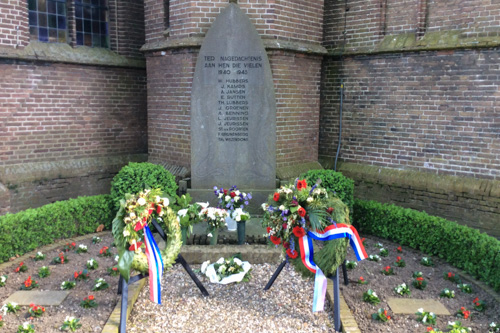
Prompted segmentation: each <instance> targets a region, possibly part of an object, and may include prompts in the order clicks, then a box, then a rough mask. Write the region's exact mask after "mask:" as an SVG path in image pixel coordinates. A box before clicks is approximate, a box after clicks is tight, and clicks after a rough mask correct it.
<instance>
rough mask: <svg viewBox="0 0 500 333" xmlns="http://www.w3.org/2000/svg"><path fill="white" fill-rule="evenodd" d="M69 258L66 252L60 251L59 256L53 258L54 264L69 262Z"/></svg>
mask: <svg viewBox="0 0 500 333" xmlns="http://www.w3.org/2000/svg"><path fill="white" fill-rule="evenodd" d="M68 261H69V260H68V258H67V257H66V256H65V255H64V252H61V253H59V256H58V257H55V258H54V259H52V263H53V264H61V265H63V264H66V263H68Z"/></svg>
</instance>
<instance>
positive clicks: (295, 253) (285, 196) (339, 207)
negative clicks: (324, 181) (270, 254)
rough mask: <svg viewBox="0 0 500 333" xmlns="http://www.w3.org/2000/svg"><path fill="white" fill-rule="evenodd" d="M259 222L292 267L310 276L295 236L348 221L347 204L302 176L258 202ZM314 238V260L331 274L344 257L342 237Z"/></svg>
mask: <svg viewBox="0 0 500 333" xmlns="http://www.w3.org/2000/svg"><path fill="white" fill-rule="evenodd" d="M262 209H263V210H264V216H263V219H262V225H263V226H264V228H266V230H267V233H268V236H269V239H270V241H271V242H272V243H273V244H274V245H276V246H280V245H281V246H282V250H283V252H284V254H285V256H286V257H287V258H288V260H289V262H290V263H291V264H292V265H293V266H294V268H295V269H296V270H297V271H298V272H300V273H301V274H302V275H304V276H313V273H311V272H310V271H309V270H308V269H307V268H306V267H305V266H304V264H303V263H302V260H301V253H300V247H299V242H298V236H301V235H304V234H306V233H307V232H308V231H309V230H311V231H315V230H323V229H324V228H326V227H327V226H329V225H332V224H334V223H343V224H350V222H349V208H348V207H347V206H346V205H345V204H344V203H343V202H342V201H341V200H340V199H338V198H337V197H335V196H334V195H333V193H328V192H327V191H326V189H324V188H321V187H319V185H318V184H315V185H314V186H312V187H311V186H308V185H307V182H306V180H296V182H295V184H292V185H288V186H282V187H280V188H279V189H277V190H276V192H275V193H274V194H273V195H271V196H270V197H269V200H268V203H264V204H262ZM313 242H314V244H315V245H314V248H315V250H314V262H315V263H316V264H317V265H318V266H319V267H320V268H321V270H322V271H323V272H324V273H325V275H327V276H328V275H333V274H334V273H335V271H336V269H337V267H338V266H339V265H340V264H341V263H342V262H343V261H344V258H345V255H346V248H347V240H346V239H336V240H331V241H327V242H320V241H313Z"/></svg>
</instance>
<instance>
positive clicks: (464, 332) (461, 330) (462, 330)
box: [446, 320, 472, 333]
mask: <svg viewBox="0 0 500 333" xmlns="http://www.w3.org/2000/svg"><path fill="white" fill-rule="evenodd" d="M446 328H447V329H449V331H448V333H468V332H472V329H471V328H470V327H465V326H462V323H461V322H460V321H458V320H457V321H449V322H448V326H447V327H446Z"/></svg>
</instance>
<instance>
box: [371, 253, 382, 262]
mask: <svg viewBox="0 0 500 333" xmlns="http://www.w3.org/2000/svg"><path fill="white" fill-rule="evenodd" d="M368 260H370V261H380V260H382V259H381V258H380V256H379V255H378V254H370V255H369V256H368Z"/></svg>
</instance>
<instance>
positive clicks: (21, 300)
mask: <svg viewBox="0 0 500 333" xmlns="http://www.w3.org/2000/svg"><path fill="white" fill-rule="evenodd" d="M69 293H70V292H69V291H53V290H48V291H36V290H20V291H16V292H15V293H13V294H12V295H10V296H9V298H7V300H5V303H9V302H13V303H17V304H19V305H30V304H31V303H34V304H36V305H42V306H50V305H61V303H62V302H63V301H64V300H65V299H66V297H67V296H68V295H69Z"/></svg>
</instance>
